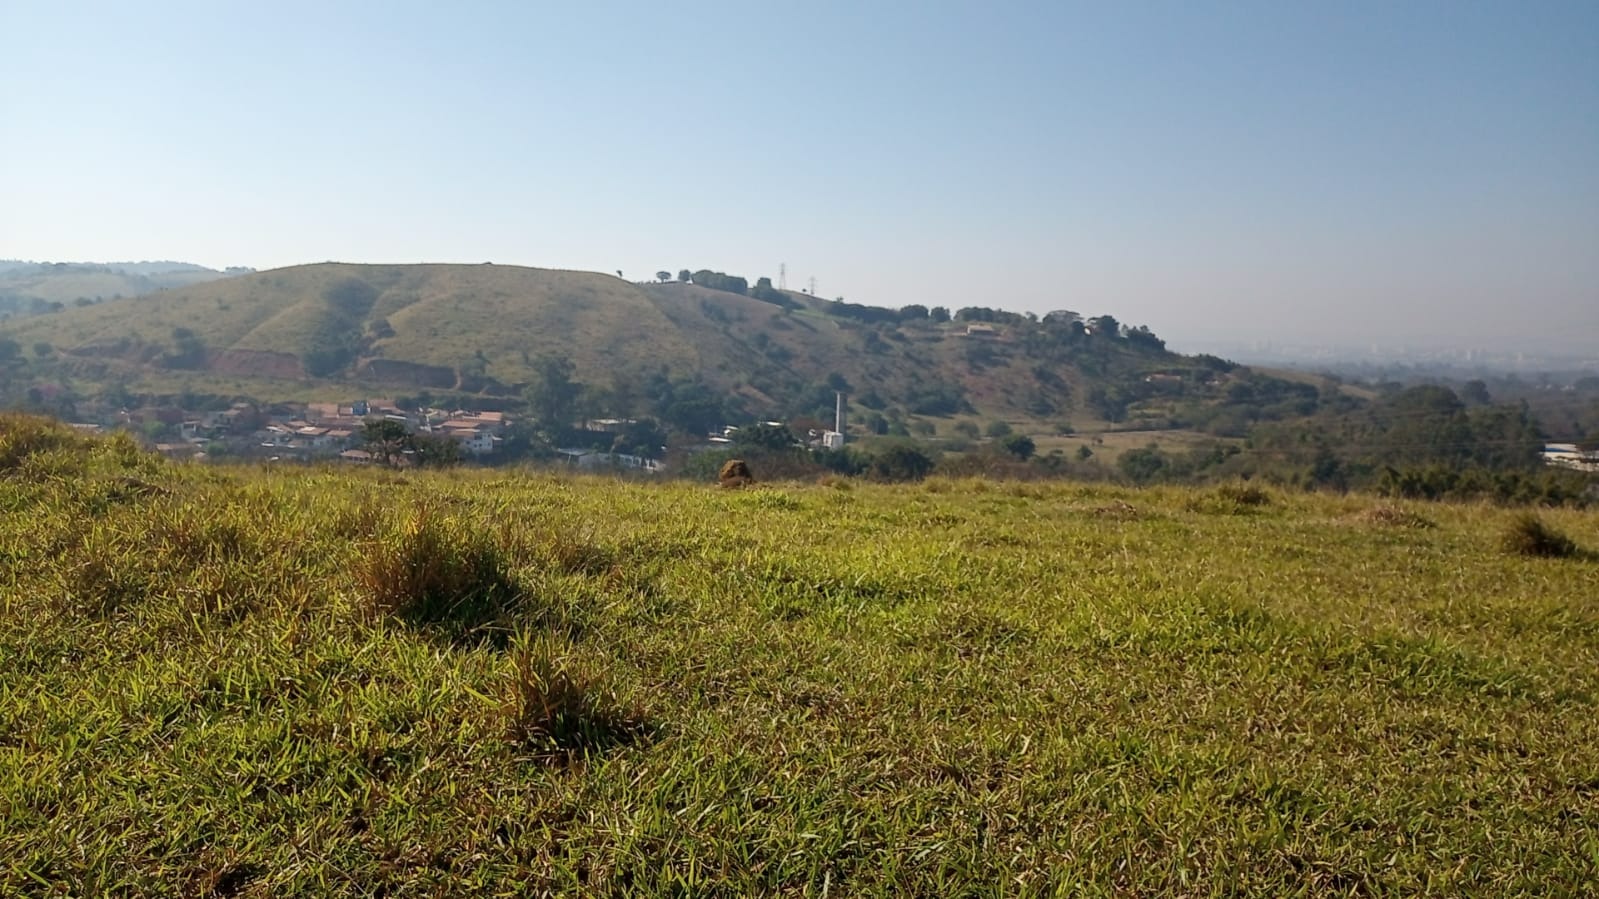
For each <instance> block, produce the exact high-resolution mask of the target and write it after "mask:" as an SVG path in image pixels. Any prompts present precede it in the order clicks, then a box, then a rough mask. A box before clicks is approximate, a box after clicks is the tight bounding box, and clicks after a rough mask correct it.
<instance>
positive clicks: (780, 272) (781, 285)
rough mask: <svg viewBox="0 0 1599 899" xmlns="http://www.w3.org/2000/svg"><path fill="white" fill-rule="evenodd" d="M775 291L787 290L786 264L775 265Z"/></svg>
mask: <svg viewBox="0 0 1599 899" xmlns="http://www.w3.org/2000/svg"><path fill="white" fill-rule="evenodd" d="M777 289H778V290H788V263H786V262H779V263H778V264H777Z"/></svg>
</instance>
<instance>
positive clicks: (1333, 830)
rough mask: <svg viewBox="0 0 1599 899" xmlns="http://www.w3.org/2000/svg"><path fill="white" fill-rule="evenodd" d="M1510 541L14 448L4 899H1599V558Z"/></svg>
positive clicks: (5, 640) (1141, 505)
mask: <svg viewBox="0 0 1599 899" xmlns="http://www.w3.org/2000/svg"><path fill="white" fill-rule="evenodd" d="M757 475H759V472H757ZM1519 514H1522V513H1518V512H1517V511H1515V510H1504V509H1495V508H1492V507H1487V506H1466V505H1442V504H1439V505H1406V506H1393V505H1388V504H1385V503H1383V502H1382V501H1379V500H1376V499H1374V498H1371V497H1365V496H1346V497H1331V496H1322V495H1302V494H1285V493H1278V492H1265V493H1262V492H1259V491H1250V490H1244V489H1238V488H1220V489H1212V490H1203V491H1201V490H1180V489H1151V490H1143V491H1133V490H1121V489H1116V488H1110V487H1100V486H1095V487H1088V486H1077V485H1072V484H1059V483H1056V484H1043V485H1041V484H1009V483H990V482H984V481H940V480H934V481H929V482H925V483H923V484H919V485H912V486H879V485H872V484H866V483H860V482H853V481H831V482H829V483H826V484H771V485H762V486H760V487H758V488H755V489H747V490H739V491H724V490H718V489H715V488H712V487H708V486H703V485H695V484H683V483H675V484H660V485H655V484H644V483H638V482H626V481H618V480H606V479H598V478H576V477H572V478H557V477H553V476H549V475H543V474H536V473H505V472H482V471H460V472H455V473H443V474H422V473H393V472H383V471H360V472H354V471H349V470H342V469H341V470H332V469H308V468H283V469H267V468H243V467H241V468H206V467H196V466H188V467H179V466H172V465H168V464H166V463H163V462H161V461H159V460H156V459H152V458H150V457H148V456H146V455H144V454H142V453H140V452H139V451H138V450H137V449H136V448H135V447H134V446H133V445H132V443H131V442H128V441H127V440H126V439H121V440H113V441H104V442H94V443H84V442H82V441H81V440H79V439H78V438H75V437H72V436H70V435H67V434H64V433H62V432H59V431H54V430H50V429H46V428H44V427H43V426H42V425H40V424H39V423H38V422H36V421H33V420H29V419H18V418H9V419H4V420H0V594H3V600H0V820H3V822H4V825H3V827H0V895H82V896H91V895H252V896H289V895H362V896H365V895H385V896H413V895H506V896H511V895H518V896H520V895H540V894H608V895H616V894H627V895H652V894H674V895H708V894H717V895H729V896H732V895H771V894H784V895H816V896H821V895H833V896H859V895H882V896H889V895H893V896H905V895H920V896H940V897H942V896H961V895H982V896H1001V895H1005V896H1010V895H1075V894H1125V895H1149V894H1172V895H1216V894H1237V893H1245V894H1254V895H1269V896H1281V895H1352V894H1372V893H1392V894H1407V895H1410V894H1434V895H1517V894H1535V895H1588V894H1591V892H1590V891H1591V890H1592V888H1593V884H1594V883H1595V882H1599V715H1596V708H1595V700H1596V695H1599V609H1596V607H1595V602H1596V597H1599V590H1596V589H1595V588H1596V587H1599V563H1596V561H1595V557H1594V556H1593V554H1592V551H1593V550H1595V549H1599V515H1595V513H1593V512H1580V511H1575V510H1548V511H1541V512H1539V513H1538V515H1539V516H1540V518H1541V521H1542V522H1543V523H1544V524H1545V525H1546V526H1547V527H1549V528H1552V529H1555V530H1558V531H1559V532H1561V533H1563V534H1564V535H1566V536H1568V537H1569V538H1570V539H1571V540H1572V541H1574V542H1575V544H1576V545H1577V546H1578V547H1579V550H1578V551H1577V552H1576V553H1574V554H1568V555H1567V556H1566V557H1563V558H1560V557H1553V558H1551V557H1539V556H1533V555H1522V554H1516V553H1513V552H1511V551H1509V550H1508V549H1507V548H1506V547H1505V546H1504V545H1502V539H1503V535H1504V533H1505V532H1506V530H1507V529H1509V528H1511V527H1513V526H1514V525H1515V524H1516V521H1517V516H1518V515H1519Z"/></svg>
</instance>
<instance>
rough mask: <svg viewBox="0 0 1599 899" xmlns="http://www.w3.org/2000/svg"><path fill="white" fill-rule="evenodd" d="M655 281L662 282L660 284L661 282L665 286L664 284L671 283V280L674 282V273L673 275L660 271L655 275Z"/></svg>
mask: <svg viewBox="0 0 1599 899" xmlns="http://www.w3.org/2000/svg"><path fill="white" fill-rule="evenodd" d="M655 280H657V281H660V282H661V283H663V284H664V283H666V282H667V281H670V280H672V273H671V272H668V271H659V272H656V273H655Z"/></svg>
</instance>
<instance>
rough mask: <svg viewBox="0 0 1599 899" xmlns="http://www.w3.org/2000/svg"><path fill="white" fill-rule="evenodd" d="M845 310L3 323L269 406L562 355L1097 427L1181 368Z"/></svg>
mask: <svg viewBox="0 0 1599 899" xmlns="http://www.w3.org/2000/svg"><path fill="white" fill-rule="evenodd" d="M845 308H846V307H844V306H841V305H839V306H835V305H834V304H831V303H828V302H826V301H821V300H817V299H815V298H811V297H808V296H805V295H803V294H785V295H782V297H781V303H774V302H764V301H762V300H758V299H755V298H753V297H750V296H745V295H742V294H735V293H730V292H726V291H718V290H709V289H706V288H703V287H698V286H695V285H690V284H647V285H639V284H632V283H629V282H626V281H622V280H620V279H618V278H613V277H611V276H609V275H601V274H595V273H585V272H566V271H549V270H540V269H529V268H521V267H516V266H496V265H470V266H468V265H404V266H373V265H345V264H336V263H327V264H321V265H308V266H298V267H294V268H287V269H277V270H273V271H267V272H260V273H256V274H249V275H244V276H240V277H236V278H230V279H227V280H224V281H216V282H212V283H207V284H203V285H195V286H191V287H186V288H182V289H177V290H170V291H165V292H162V293H161V294H159V295H156V296H153V297H146V298H143V299H140V300H138V301H131V300H123V301H117V302H107V303H104V304H100V305H95V306H91V307H88V308H78V309H68V310H65V311H62V312H59V313H56V314H52V315H47V316H38V317H35V318H32V319H28V320H25V321H18V322H12V323H9V324H6V325H4V326H0V338H5V339H10V340H13V341H15V342H16V343H17V344H19V345H20V346H22V347H33V346H35V345H39V344H48V345H50V347H52V348H53V352H54V353H55V357H54V358H55V362H56V364H57V366H58V368H57V370H58V371H59V372H61V373H63V374H64V375H65V376H66V377H69V378H71V379H75V380H76V381H78V382H82V383H85V384H94V383H108V382H114V383H117V384H123V385H128V386H130V387H131V388H133V389H143V390H150V391H160V390H165V389H171V388H173V387H175V386H182V387H184V388H187V389H194V390H197V391H210V392H219V393H240V392H253V393H254V394H255V395H257V396H258V397H259V398H262V399H278V398H287V397H285V396H284V394H285V393H297V392H303V391H304V390H305V389H306V386H307V385H311V384H321V385H324V386H325V387H326V388H327V389H329V390H331V391H335V392H339V393H343V394H348V393H352V392H356V391H372V392H385V391H387V392H395V391H405V390H411V389H420V388H427V389H431V390H442V391H450V390H454V391H461V392H465V393H476V394H482V395H486V396H515V395H516V394H517V393H518V392H519V390H520V389H521V387H523V386H524V385H526V384H527V383H529V382H530V381H531V380H532V379H533V378H534V377H535V371H536V368H537V366H538V364H539V362H540V361H541V360H544V359H548V358H550V357H553V356H564V357H567V358H570V359H571V360H572V362H573V363H574V364H575V369H576V376H577V378H578V379H579V380H581V381H583V382H585V383H588V384H591V385H601V386H604V385H619V384H620V385H626V384H629V383H637V382H638V381H640V380H642V379H643V378H645V377H647V376H649V375H651V374H654V373H656V372H660V371H663V370H664V371H665V372H666V373H667V374H668V375H669V376H672V377H677V378H697V379H700V380H702V381H703V382H705V383H706V384H707V385H709V386H710V387H712V388H713V389H715V390H717V391H719V392H721V393H723V394H725V395H728V396H734V397H738V398H739V402H740V404H741V405H742V406H743V407H744V408H746V409H747V410H748V411H749V412H751V413H752V414H779V413H791V414H792V413H796V412H809V411H812V410H813V409H815V408H817V407H818V406H820V405H825V404H827V403H830V401H831V393H830V392H829V388H828V387H827V384H828V383H829V382H830V381H831V382H832V383H834V384H838V383H845V384H847V385H848V389H849V391H850V392H851V393H852V394H853V395H854V396H856V397H857V398H860V399H863V400H874V399H875V401H876V403H875V405H873V408H879V409H884V408H888V407H890V406H894V407H898V408H899V410H900V413H901V414H907V415H915V414H919V412H926V413H928V414H939V415H948V414H951V413H952V412H955V411H960V410H965V411H967V412H970V413H974V414H981V415H984V416H990V417H1007V418H1019V417H1027V418H1032V419H1039V420H1066V419H1069V418H1071V417H1072V416H1074V415H1077V416H1086V417H1089V418H1091V417H1093V416H1094V414H1095V413H1094V412H1093V410H1092V409H1090V408H1089V407H1088V406H1086V405H1085V399H1084V398H1085V397H1087V396H1088V394H1089V393H1090V392H1091V388H1092V386H1093V385H1096V384H1100V383H1104V382H1109V381H1113V380H1116V379H1121V380H1123V381H1127V382H1129V383H1136V382H1137V381H1138V379H1140V378H1142V376H1143V375H1144V373H1145V372H1147V371H1150V370H1155V369H1158V368H1161V367H1163V366H1165V367H1170V366H1173V365H1182V364H1186V363H1185V360H1184V359H1183V357H1178V356H1174V355H1172V354H1169V353H1165V352H1164V351H1161V350H1159V349H1150V348H1143V349H1139V348H1136V347H1133V346H1131V345H1128V344H1127V343H1126V342H1124V341H1114V340H1101V341H1097V342H1096V341H1088V340H1086V339H1085V340H1084V341H1082V346H1081V347H1078V348H1076V349H1075V350H1073V353H1075V355H1073V354H1072V353H1057V354H1055V355H1053V356H1051V355H1048V354H1041V352H1040V350H1039V345H1038V340H1039V339H1040V335H1042V334H1043V332H1042V330H1040V326H1038V325H1037V323H1036V322H1027V321H1026V320H1025V319H1024V318H1023V317H1021V316H1016V324H1015V326H1012V327H1006V326H1001V327H999V328H998V329H997V331H996V333H995V334H994V335H993V336H989V337H982V338H977V337H967V335H966V333H965V332H966V328H967V325H966V324H965V323H948V324H935V323H933V322H931V321H929V320H927V319H925V318H923V319H921V320H918V321H904V322H901V321H890V322H883V321H862V320H858V319H854V318H851V317H849V316H848V315H841V314H839V313H840V310H842V309H845ZM858 308H859V307H858ZM878 311H879V312H882V311H883V310H878ZM285 384H287V385H288V386H287V387H286V386H285ZM1195 386H1196V388H1197V386H1198V385H1197V383H1196V385H1195ZM229 387H235V388H241V389H235V390H229V389H227V388H229ZM869 405H871V403H869Z"/></svg>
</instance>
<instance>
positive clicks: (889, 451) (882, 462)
mask: <svg viewBox="0 0 1599 899" xmlns="http://www.w3.org/2000/svg"><path fill="white" fill-rule="evenodd" d="M932 470H933V460H932V459H931V458H929V457H928V455H927V454H926V453H924V452H922V451H921V450H919V449H917V448H915V447H914V446H911V445H910V444H906V443H896V444H893V445H891V446H887V447H884V448H883V449H880V450H878V451H877V452H876V453H874V454H873V455H872V468H871V471H872V475H873V477H876V478H878V479H879V480H884V481H920V480H921V479H922V478H925V477H927V474H928V472H931V471H932Z"/></svg>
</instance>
